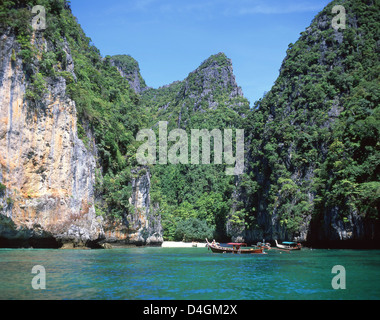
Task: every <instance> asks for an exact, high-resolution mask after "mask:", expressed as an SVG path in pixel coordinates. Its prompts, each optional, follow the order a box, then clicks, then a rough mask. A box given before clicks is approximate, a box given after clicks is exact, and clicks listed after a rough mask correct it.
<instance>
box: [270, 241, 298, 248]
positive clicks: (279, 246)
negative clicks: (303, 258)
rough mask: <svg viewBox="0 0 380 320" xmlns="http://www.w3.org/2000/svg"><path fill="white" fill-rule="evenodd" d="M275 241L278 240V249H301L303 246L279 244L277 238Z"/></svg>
mask: <svg viewBox="0 0 380 320" xmlns="http://www.w3.org/2000/svg"><path fill="white" fill-rule="evenodd" d="M275 241H276V247H277V248H278V249H281V250H287V251H293V250H301V246H286V245H283V244H279V243H278V242H277V240H275Z"/></svg>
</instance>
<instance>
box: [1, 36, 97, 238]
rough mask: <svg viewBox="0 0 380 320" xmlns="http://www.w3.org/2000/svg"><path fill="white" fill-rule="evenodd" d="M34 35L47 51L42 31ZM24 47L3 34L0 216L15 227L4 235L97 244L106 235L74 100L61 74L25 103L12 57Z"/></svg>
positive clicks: (21, 81) (21, 80)
mask: <svg viewBox="0 0 380 320" xmlns="http://www.w3.org/2000/svg"><path fill="white" fill-rule="evenodd" d="M33 38H34V44H35V46H36V47H42V48H44V49H45V50H47V43H46V40H45V39H44V38H43V37H42V36H41V34H34V36H33ZM19 50H20V47H19V45H18V44H17V43H16V42H15V35H14V34H12V33H10V32H6V33H4V34H2V36H1V39H0V56H1V66H0V68H1V71H0V77H1V78H0V83H1V86H0V119H1V127H0V164H1V171H0V181H1V183H2V184H3V185H5V187H6V190H5V192H4V193H3V195H2V197H1V200H0V201H1V206H2V212H1V214H2V216H3V217H2V219H6V218H7V219H6V220H8V221H9V222H10V221H11V222H12V223H14V225H15V226H14V227H9V224H5V225H4V224H2V225H1V229H0V230H1V232H0V236H1V237H2V238H3V239H2V241H5V242H7V241H8V240H10V241H11V240H15V244H16V245H17V244H21V245H24V244H25V245H27V244H28V241H29V240H31V243H32V244H33V245H35V246H39V245H41V246H44V245H45V244H44V241H45V240H48V241H49V243H50V244H51V245H53V246H55V245H56V246H59V245H60V244H61V243H64V242H67V241H69V242H75V243H78V244H82V245H83V244H86V243H88V242H91V241H95V240H97V239H99V238H101V236H102V233H103V231H102V226H101V223H100V221H99V220H98V219H97V218H96V216H95V210H94V192H93V190H94V181H95V157H94V154H93V153H92V152H90V151H88V150H87V149H86V147H85V146H84V144H83V142H82V141H81V140H80V139H79V138H78V135H77V115H76V108H75V103H74V102H73V101H72V100H70V99H69V98H68V97H67V95H66V83H65V80H64V79H63V78H59V79H57V80H55V81H51V82H50V83H48V84H47V91H46V94H44V96H43V97H41V99H40V101H38V102H36V103H33V102H31V101H27V100H26V98H25V91H26V88H27V86H28V80H27V79H26V78H25V74H24V72H23V66H22V61H21V59H20V58H17V59H16V60H14V59H13V61H12V51H13V52H14V53H16V54H17V53H18V52H19ZM66 50H67V54H68V60H70V58H69V57H70V50H69V48H68V47H67V48H66ZM69 68H70V67H69ZM68 71H69V72H70V69H68ZM4 238H5V239H4ZM37 240H39V241H40V243H38V242H39V241H37Z"/></svg>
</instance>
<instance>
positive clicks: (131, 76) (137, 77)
mask: <svg viewBox="0 0 380 320" xmlns="http://www.w3.org/2000/svg"><path fill="white" fill-rule="evenodd" d="M111 61H112V64H113V65H114V66H115V67H116V68H117V69H118V70H119V72H120V74H121V76H122V77H123V78H125V79H126V80H127V81H128V82H129V85H130V87H131V88H132V89H133V91H135V92H136V93H138V94H140V93H142V92H144V91H145V90H147V89H149V88H148V87H147V85H146V83H145V81H144V79H143V78H142V76H141V74H140V67H139V64H138V62H137V61H136V60H135V59H133V58H132V57H131V56H129V55H116V56H113V57H112V58H111Z"/></svg>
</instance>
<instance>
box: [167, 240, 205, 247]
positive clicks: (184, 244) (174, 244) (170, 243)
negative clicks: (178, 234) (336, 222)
mask: <svg viewBox="0 0 380 320" xmlns="http://www.w3.org/2000/svg"><path fill="white" fill-rule="evenodd" d="M195 246H196V247H197V248H205V247H206V243H199V242H176V241H164V242H163V243H162V247H163V248H194V247H195Z"/></svg>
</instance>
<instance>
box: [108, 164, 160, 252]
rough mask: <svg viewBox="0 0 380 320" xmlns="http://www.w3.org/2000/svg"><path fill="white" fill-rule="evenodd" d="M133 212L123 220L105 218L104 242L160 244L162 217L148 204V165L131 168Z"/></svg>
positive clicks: (116, 243) (130, 200)
mask: <svg viewBox="0 0 380 320" xmlns="http://www.w3.org/2000/svg"><path fill="white" fill-rule="evenodd" d="M133 174H134V176H135V177H134V178H133V179H132V182H131V186H132V196H131V198H130V199H129V202H130V204H131V206H132V208H133V209H132V212H131V213H129V214H128V215H124V216H123V217H122V219H119V220H110V219H107V220H106V221H105V226H104V230H105V242H106V243H108V244H111V245H130V244H134V245H150V246H155V245H161V243H162V242H163V237H162V227H161V217H160V215H159V214H157V212H158V210H157V208H153V207H151V201H150V172H149V171H148V170H147V168H139V169H136V170H133Z"/></svg>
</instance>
